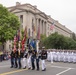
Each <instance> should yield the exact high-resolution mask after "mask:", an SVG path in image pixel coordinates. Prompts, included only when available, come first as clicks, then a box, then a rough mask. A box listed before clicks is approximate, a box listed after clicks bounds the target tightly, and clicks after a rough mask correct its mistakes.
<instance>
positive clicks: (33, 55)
mask: <svg viewBox="0 0 76 75" xmlns="http://www.w3.org/2000/svg"><path fill="white" fill-rule="evenodd" d="M35 59H36V50H35V49H33V50H32V55H31V65H32V70H35V63H34V61H35Z"/></svg>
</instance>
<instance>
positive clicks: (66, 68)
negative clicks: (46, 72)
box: [47, 64, 76, 69]
mask: <svg viewBox="0 0 76 75" xmlns="http://www.w3.org/2000/svg"><path fill="white" fill-rule="evenodd" d="M47 66H50V67H56V68H63V69H68V68H70V67H63V66H54V65H51V64H48V65H47ZM71 69H76V68H71Z"/></svg>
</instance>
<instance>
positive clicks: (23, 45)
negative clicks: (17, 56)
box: [21, 26, 27, 50]
mask: <svg viewBox="0 0 76 75" xmlns="http://www.w3.org/2000/svg"><path fill="white" fill-rule="evenodd" d="M26 38H27V26H26V27H25V30H24V37H23V39H22V41H21V45H22V50H23V49H24V47H25V41H26Z"/></svg>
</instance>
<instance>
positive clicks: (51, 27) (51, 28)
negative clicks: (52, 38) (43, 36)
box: [50, 22, 54, 30]
mask: <svg viewBox="0 0 76 75" xmlns="http://www.w3.org/2000/svg"><path fill="white" fill-rule="evenodd" d="M53 29H54V22H53V23H52V24H51V26H50V30H53Z"/></svg>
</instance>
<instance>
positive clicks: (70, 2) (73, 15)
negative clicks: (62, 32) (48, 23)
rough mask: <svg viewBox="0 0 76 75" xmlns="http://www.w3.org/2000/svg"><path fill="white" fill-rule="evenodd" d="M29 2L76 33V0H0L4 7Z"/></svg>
mask: <svg viewBox="0 0 76 75" xmlns="http://www.w3.org/2000/svg"><path fill="white" fill-rule="evenodd" d="M16 2H20V3H21V4H25V3H30V4H32V5H36V6H37V8H38V9H39V10H41V11H42V12H45V14H47V15H50V16H51V17H52V18H53V19H55V20H58V21H59V23H61V24H62V25H65V26H66V27H67V28H68V29H70V30H71V31H73V32H75V33H76V0H0V4H2V5H3V6H6V7H10V6H14V5H16Z"/></svg>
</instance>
